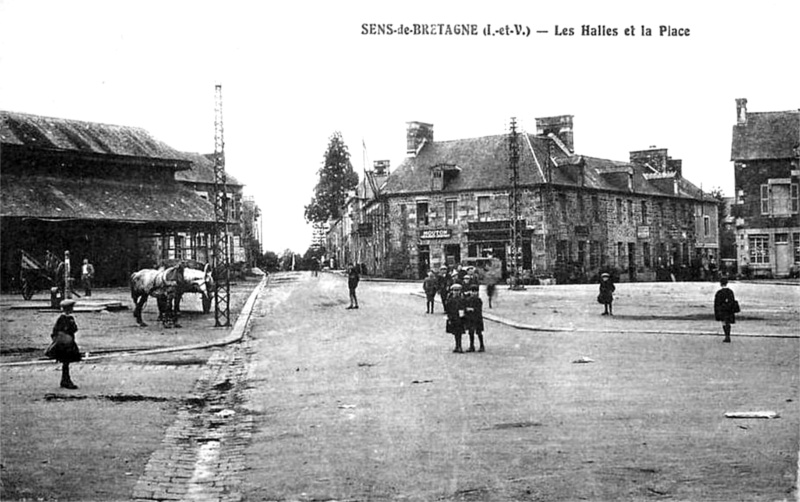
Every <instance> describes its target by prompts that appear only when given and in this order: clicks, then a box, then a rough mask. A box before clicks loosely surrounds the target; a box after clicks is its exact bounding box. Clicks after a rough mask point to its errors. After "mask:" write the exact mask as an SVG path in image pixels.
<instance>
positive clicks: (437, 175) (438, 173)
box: [431, 168, 444, 192]
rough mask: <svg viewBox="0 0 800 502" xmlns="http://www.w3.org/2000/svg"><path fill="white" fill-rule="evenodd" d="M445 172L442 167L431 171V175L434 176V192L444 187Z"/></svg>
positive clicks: (432, 188)
mask: <svg viewBox="0 0 800 502" xmlns="http://www.w3.org/2000/svg"><path fill="white" fill-rule="evenodd" d="M443 174H444V173H442V170H441V168H434V169H433V172H432V173H431V176H432V178H431V190H432V191H434V192H436V191H439V192H440V191H442V189H443V188H444V176H443Z"/></svg>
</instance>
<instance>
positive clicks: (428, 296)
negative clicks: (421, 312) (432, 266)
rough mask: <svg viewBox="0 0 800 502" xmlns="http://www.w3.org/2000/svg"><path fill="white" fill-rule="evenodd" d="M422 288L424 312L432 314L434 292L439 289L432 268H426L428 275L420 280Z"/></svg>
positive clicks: (434, 300) (434, 301)
mask: <svg viewBox="0 0 800 502" xmlns="http://www.w3.org/2000/svg"><path fill="white" fill-rule="evenodd" d="M422 289H423V290H424V291H425V300H426V302H427V303H426V305H425V313H426V314H433V304H434V303H436V293H437V292H438V291H439V284H438V281H437V280H436V276H435V275H433V270H428V277H426V278H425V280H424V281H423V282H422Z"/></svg>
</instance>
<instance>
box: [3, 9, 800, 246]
mask: <svg viewBox="0 0 800 502" xmlns="http://www.w3.org/2000/svg"><path fill="white" fill-rule="evenodd" d="M474 4H475V5H470V4H466V3H465V2H455V1H452V2H451V1H448V2H434V1H432V0H426V1H413V0H405V1H397V2H366V1H365V2H330V1H328V2H322V1H319V2H279V3H278V2H267V1H254V0H253V1H239V2H236V1H226V2H221V1H220V2H210V1H143V0H136V1H135V2H134V1H114V2H109V1H96V2H93V1H82V0H70V1H36V0H0V109H3V110H10V111H17V112H24V113H31V114H37V115H46V116H53V117H61V118H68V119H77V120H86V121H94V122H103V123H110V124H119V125H128V126H138V127H143V128H145V129H147V130H148V131H150V133H152V134H153V135H154V136H155V137H157V138H158V139H160V140H162V141H164V142H166V143H167V144H169V145H171V146H172V147H174V148H176V149H179V150H184V151H194V152H212V151H213V150H214V85H215V84H216V83H220V84H222V90H223V109H224V128H225V153H226V167H227V170H228V173H229V174H231V175H233V176H234V177H236V178H237V179H238V180H239V181H241V182H242V183H244V184H246V188H245V193H246V194H248V195H252V196H253V197H254V198H255V200H256V203H257V204H258V205H259V206H260V207H261V208H262V210H263V214H264V224H263V229H264V234H265V235H264V249H265V250H273V251H276V252H281V251H283V250H284V249H286V248H290V249H293V250H294V251H297V252H301V253H302V252H304V251H305V249H306V248H307V247H308V245H309V244H310V239H311V228H310V226H307V225H306V223H305V221H304V219H303V207H304V205H306V204H307V203H308V202H309V200H310V198H311V196H312V194H313V188H314V185H315V184H316V180H317V171H318V169H319V168H320V166H321V163H322V157H323V154H324V152H325V149H326V147H327V144H328V139H329V137H330V136H331V134H332V133H333V132H334V131H341V132H342V134H343V136H344V139H345V142H346V143H347V145H348V147H349V149H350V153H351V155H352V162H353V166H354V168H355V169H356V171H357V172H358V173H359V175H361V173H362V171H363V158H364V153H363V149H362V141H363V142H364V143H365V144H366V146H367V154H366V157H367V162H368V165H371V163H372V161H374V160H381V159H389V160H391V165H392V168H394V167H396V166H397V165H398V164H399V163H400V162H401V161H402V160H403V158H404V155H405V127H406V122H407V121H412V120H418V121H424V122H430V123H433V124H434V137H435V139H437V140H448V139H458V138H466V137H475V136H482V135H490V134H502V133H504V132H506V131H507V127H508V122H509V119H510V117H512V116H514V117H517V119H518V121H519V123H520V125H521V126H522V127H523V128H525V129H527V130H529V131H534V130H535V118H536V117H546V116H551V115H563V114H570V115H574V117H575V118H574V123H575V129H574V135H575V147H576V150H577V153H579V154H583V155H589V156H594V157H603V158H609V159H614V160H623V161H625V160H628V152H630V151H631V150H641V149H645V148H648V147H650V146H658V147H661V148H668V149H669V154H670V155H671V156H672V157H673V158H677V159H682V160H683V170H684V175H685V176H686V177H687V178H688V179H689V180H691V181H693V182H694V183H696V184H697V185H702V187H703V188H704V189H711V188H713V187H721V188H722V189H723V191H724V192H725V193H726V194H728V195H732V192H733V166H732V163H731V162H730V144H731V127H732V126H733V124H734V122H735V120H736V107H735V101H734V100H735V98H740V97H743V98H747V99H748V110H749V111H776V110H791V109H797V108H800V96H799V95H798V94H799V93H798V88H800V83H799V81H798V71H797V57H796V56H797V44H798V40H799V39H798V37H797V20H798V19H800V2H797V1H796V0H791V1H788V0H786V1H784V0H782V1H769V0H764V1H761V2H752V1H748V2H744V1H734V2H726V3H720V4H719V7H717V6H714V8H711V7H710V5H711V2H698V1H696V0H695V1H661V2H641V1H639V2H633V1H632V2H621V1H615V2H611V1H606V2H600V1H596V0H583V1H561V2H552V1H549V2H543V1H531V0H528V1H516V2H503V1H492V2H474ZM704 5H709V7H708V8H706V9H703V8H702V7H703V6H704ZM363 23H391V24H392V25H393V27H395V28H397V27H398V26H399V25H400V24H403V23H404V24H406V25H411V24H414V23H449V24H452V25H455V24H477V25H478V26H479V31H482V30H483V28H484V26H486V25H487V24H491V25H492V27H493V29H494V28H498V27H501V26H504V25H507V24H508V25H514V24H519V25H523V26H524V27H526V28H530V29H531V30H532V33H531V34H530V36H528V37H521V36H515V35H512V36H503V35H496V36H485V35H483V34H482V33H481V34H480V35H478V36H456V35H452V36H413V35H410V36H404V35H400V36H398V35H393V36H372V35H363V34H362V24H363ZM583 25H589V26H591V27H593V28H595V29H598V28H600V27H603V26H604V27H605V28H606V30H605V31H606V32H607V31H608V30H610V29H613V28H616V29H617V36H593V37H592V36H582V35H581V31H582V26H583ZM661 25H664V26H670V27H672V28H676V29H680V28H683V29H689V30H690V31H689V36H669V37H668V36H660V35H659V27H660V26H661ZM556 26H558V27H559V31H561V30H563V29H565V28H566V29H569V28H573V29H574V33H575V34H574V35H573V36H557V35H556V34H555V29H556ZM631 26H633V27H635V35H633V36H626V35H625V33H624V30H625V28H627V27H631ZM642 26H646V27H648V28H651V29H652V31H653V35H652V36H650V37H645V36H642V34H641V27H642ZM537 30H546V31H547V32H548V33H546V34H545V33H542V34H537V33H535V31H537ZM601 31H602V29H601Z"/></svg>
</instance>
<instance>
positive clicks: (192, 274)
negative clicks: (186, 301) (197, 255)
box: [175, 263, 214, 314]
mask: <svg viewBox="0 0 800 502" xmlns="http://www.w3.org/2000/svg"><path fill="white" fill-rule="evenodd" d="M183 278H184V282H183V285H182V286H181V287H179V288H178V291H177V293H176V295H175V311H176V312H180V310H181V298H183V294H184V293H200V295H201V300H202V302H203V313H204V314H208V313H209V312H211V292H212V291H213V290H214V277H213V274H212V272H211V265H210V264H208V263H207V264H206V265H205V267H204V268H203V270H197V269H195V268H185V269H184V270H183Z"/></svg>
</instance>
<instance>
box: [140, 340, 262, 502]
mask: <svg viewBox="0 0 800 502" xmlns="http://www.w3.org/2000/svg"><path fill="white" fill-rule="evenodd" d="M249 351H250V348H249V344H248V343H247V342H246V341H242V342H241V343H237V344H233V345H230V346H227V347H225V348H223V349H220V350H218V351H217V352H215V353H214V354H213V355H212V356H211V357H210V358H209V361H208V363H207V365H206V368H205V370H204V371H203V374H202V376H201V377H200V378H199V379H198V381H197V383H196V385H195V388H194V391H193V393H192V395H190V396H189V397H188V398H187V399H186V404H185V405H183V406H182V407H181V409H180V410H179V412H178V417H177V419H176V420H175V423H174V424H173V425H172V426H170V427H169V428H168V429H167V432H166V434H165V436H164V440H163V441H162V444H161V447H160V448H159V449H158V450H156V451H155V452H154V453H153V455H152V456H151V457H150V460H149V462H148V463H147V466H146V468H145V472H144V474H143V475H142V476H141V477H140V478H139V480H138V482H137V484H136V487H135V489H134V492H133V497H134V500H136V501H140V502H141V501H153V500H158V501H162V500H187V501H201V502H206V501H208V502H235V501H239V500H242V497H241V495H240V494H239V493H238V492H237V487H238V486H239V485H240V484H241V480H240V477H239V473H240V472H241V471H242V470H243V469H244V467H245V466H244V448H245V446H246V445H247V443H248V442H249V441H250V435H251V429H252V419H251V417H250V416H248V415H247V414H246V413H244V411H243V408H242V407H241V400H242V391H243V386H244V384H245V375H246V365H247V359H248V357H249V353H250V352H249Z"/></svg>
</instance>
